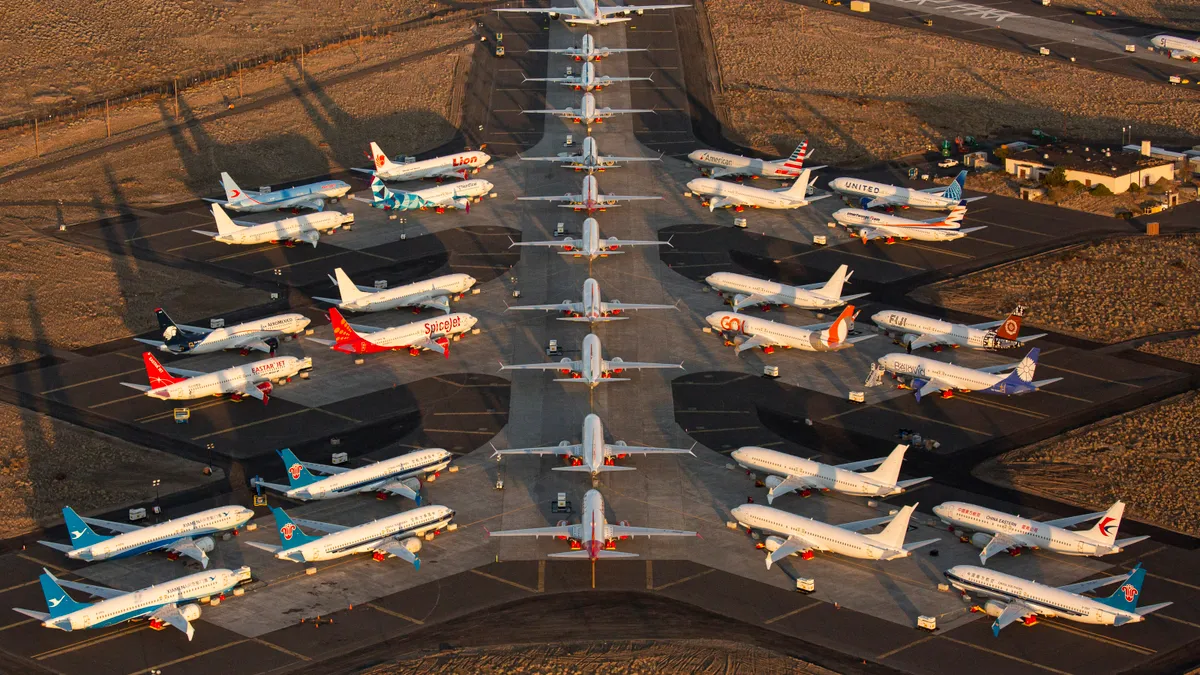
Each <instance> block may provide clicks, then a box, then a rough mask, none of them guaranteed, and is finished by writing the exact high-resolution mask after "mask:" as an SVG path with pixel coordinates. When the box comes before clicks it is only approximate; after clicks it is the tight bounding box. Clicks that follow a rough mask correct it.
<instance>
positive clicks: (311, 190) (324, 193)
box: [205, 172, 350, 213]
mask: <svg viewBox="0 0 1200 675" xmlns="http://www.w3.org/2000/svg"><path fill="white" fill-rule="evenodd" d="M221 187H223V188H225V201H221V200H220V199H208V198H205V201H209V202H213V203H214V204H220V205H221V206H224V207H225V208H226V209H228V210H230V211H235V212H237V213H258V212H260V211H274V210H275V209H295V210H298V209H313V210H315V211H323V210H324V209H325V201H326V200H330V201H335V202H336V201H337V200H339V199H341V198H342V197H345V196H346V195H347V194H348V193H349V192H350V184H349V183H347V182H345V181H340V180H327V181H322V182H320V183H309V184H308V185H297V186H296V187H290V188H284V189H282V190H270V189H264V190H259V191H254V190H243V189H241V188H240V187H238V184H237V183H235V182H233V179H232V178H230V177H229V174H227V173H225V172H221Z"/></svg>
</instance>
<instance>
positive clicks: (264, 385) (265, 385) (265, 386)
mask: <svg viewBox="0 0 1200 675" xmlns="http://www.w3.org/2000/svg"><path fill="white" fill-rule="evenodd" d="M254 386H255V387H258V390H259V391H261V392H262V393H263V398H266V397H267V396H270V395H271V392H272V391H273V390H274V389H275V386H274V385H272V384H271V383H270V382H259V383H258V384H256V385H254Z"/></svg>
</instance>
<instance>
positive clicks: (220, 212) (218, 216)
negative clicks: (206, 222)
mask: <svg viewBox="0 0 1200 675" xmlns="http://www.w3.org/2000/svg"><path fill="white" fill-rule="evenodd" d="M212 213H213V220H215V221H217V234H218V235H225V234H233V233H234V232H237V231H238V229H239V228H238V226H237V224H235V223H234V222H233V219H232V218H230V217H229V214H228V213H225V209H223V208H221V205H220V204H213V205H212Z"/></svg>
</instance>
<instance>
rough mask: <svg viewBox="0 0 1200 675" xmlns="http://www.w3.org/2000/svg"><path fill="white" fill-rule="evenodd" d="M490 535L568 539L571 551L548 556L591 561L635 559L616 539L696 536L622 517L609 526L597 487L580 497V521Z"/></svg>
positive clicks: (636, 555) (684, 531) (634, 554)
mask: <svg viewBox="0 0 1200 675" xmlns="http://www.w3.org/2000/svg"><path fill="white" fill-rule="evenodd" d="M488 536H489V537H557V538H559V539H562V540H565V541H568V542H569V543H570V546H571V550H570V551H569V552H566V553H551V554H550V556H549V557H551V558H586V559H587V560H591V561H592V562H596V560H598V559H600V558H636V557H638V554H636V553H625V552H621V551H617V550H616V544H617V541H618V540H622V541H623V540H625V539H628V538H629V537H695V536H697V535H696V533H695V532H688V531H686V530H660V529H658V528H654V527H631V526H630V525H629V523H628V522H626V521H624V520H622V521H618V522H617V524H615V525H610V524H609V523H608V521H607V520H606V519H605V517H604V497H602V496H600V492H599V491H598V490H588V491H587V494H585V495H584V496H583V510H582V514H581V517H580V519H579V522H578V523H576V524H575V525H570V524H568V523H567V521H565V520H560V521H558V524H557V525H554V526H551V527H529V528H525V529H521V530H501V531H500V532H488Z"/></svg>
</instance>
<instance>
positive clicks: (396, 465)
mask: <svg viewBox="0 0 1200 675" xmlns="http://www.w3.org/2000/svg"><path fill="white" fill-rule="evenodd" d="M279 458H280V459H282V460H283V469H284V471H286V472H287V479H288V484H287V485H280V484H278V483H268V482H267V481H265V480H262V479H261V478H258V477H257V476H256V477H254V478H253V479H251V481H250V487H253V488H257V487H260V486H261V487H265V488H268V489H271V490H275V491H276V492H280V493H282V494H283V495H284V496H285V497H290V498H292V499H299V500H301V501H309V500H314V499H334V498H337V497H346V496H349V495H354V494H361V493H364V492H374V493H375V494H376V495H378V496H382V497H386V496H387V495H390V494H396V495H400V496H401V497H407V498H409V499H411V500H413V501H415V502H416V503H417V506H420V505H421V483H420V480H419V479H418V478H419V477H420V476H428V475H430V474H434V475H437V474H439V473H440V472H441V471H442V470H443V469H445V468H446V467H448V466H450V459H451V457H450V453H449V452H447V451H445V450H443V449H442V448H425V449H424V450H413V451H412V452H409V453H405V454H403V455H400V456H399V457H392V458H391V459H385V460H382V461H379V462H372V463H370V464H367V465H366V466H360V467H358V468H357V469H351V468H348V467H344V466H330V465H326V464H317V463H315V462H302V461H300V459H299V458H297V457H296V455H295V453H293V452H292V451H291V449H289V448H284V449H283V450H280V451H279ZM314 471H315V472H316V473H321V474H326V475H325V476H322V477H318V476H314V475H313V474H312V473H311V472H314Z"/></svg>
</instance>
